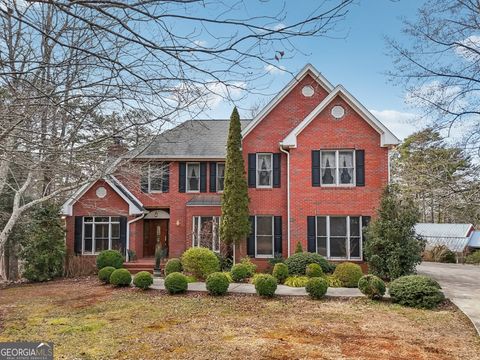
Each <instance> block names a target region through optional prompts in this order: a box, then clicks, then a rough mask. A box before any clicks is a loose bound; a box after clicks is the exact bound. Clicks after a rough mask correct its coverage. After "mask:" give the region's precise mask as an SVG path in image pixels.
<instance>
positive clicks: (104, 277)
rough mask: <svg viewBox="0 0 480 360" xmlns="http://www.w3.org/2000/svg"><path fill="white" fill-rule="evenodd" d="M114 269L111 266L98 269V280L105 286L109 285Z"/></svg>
mask: <svg viewBox="0 0 480 360" xmlns="http://www.w3.org/2000/svg"><path fill="white" fill-rule="evenodd" d="M115 270H116V269H115V268H114V267H113V266H105V267H104V268H103V269H100V271H99V272H98V280H100V281H101V282H103V283H105V284H109V283H110V276H111V275H112V273H113V272H114V271H115Z"/></svg>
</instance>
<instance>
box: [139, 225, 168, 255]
mask: <svg viewBox="0 0 480 360" xmlns="http://www.w3.org/2000/svg"><path fill="white" fill-rule="evenodd" d="M144 224H145V225H144V229H143V257H151V256H155V248H156V246H157V243H159V244H160V246H161V247H162V249H167V254H168V220H165V219H161V220H158V219H152V220H145V221H144Z"/></svg>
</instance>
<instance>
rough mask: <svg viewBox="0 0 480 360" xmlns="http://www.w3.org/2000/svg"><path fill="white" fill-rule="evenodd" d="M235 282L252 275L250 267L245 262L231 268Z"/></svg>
mask: <svg viewBox="0 0 480 360" xmlns="http://www.w3.org/2000/svg"><path fill="white" fill-rule="evenodd" d="M230 274H231V275H232V280H233V282H241V281H244V280H245V279H246V278H248V277H250V269H249V268H248V266H247V265H245V264H241V263H240V264H235V265H233V266H232V269H231V270H230Z"/></svg>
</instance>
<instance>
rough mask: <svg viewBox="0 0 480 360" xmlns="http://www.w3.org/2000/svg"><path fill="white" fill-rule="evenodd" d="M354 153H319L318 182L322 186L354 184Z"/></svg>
mask: <svg viewBox="0 0 480 360" xmlns="http://www.w3.org/2000/svg"><path fill="white" fill-rule="evenodd" d="M354 157H355V151H353V150H326V151H321V152H320V180H321V184H322V185H324V186H329V185H331V186H348V185H354V184H355V178H354V177H355V165H354V164H355V159H354Z"/></svg>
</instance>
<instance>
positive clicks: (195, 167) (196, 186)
mask: <svg viewBox="0 0 480 360" xmlns="http://www.w3.org/2000/svg"><path fill="white" fill-rule="evenodd" d="M186 179H187V186H186V189H187V192H199V191H200V163H198V162H197V163H187V176H186Z"/></svg>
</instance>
